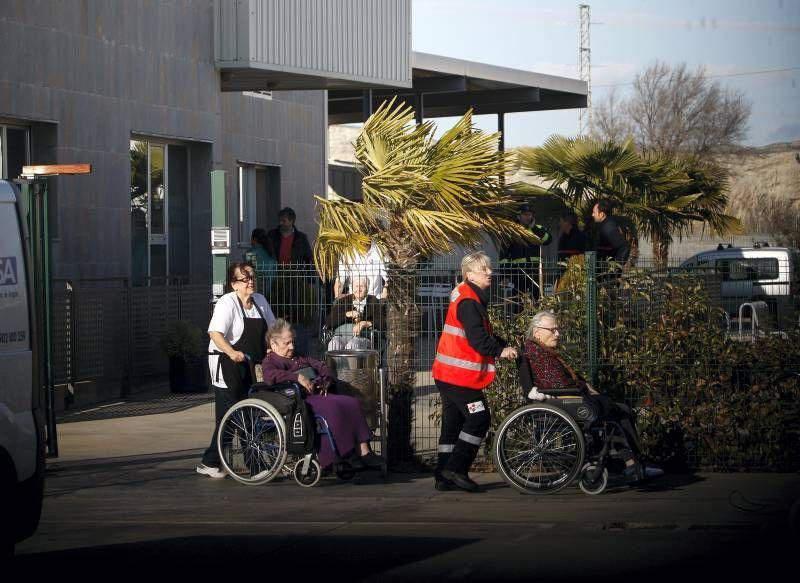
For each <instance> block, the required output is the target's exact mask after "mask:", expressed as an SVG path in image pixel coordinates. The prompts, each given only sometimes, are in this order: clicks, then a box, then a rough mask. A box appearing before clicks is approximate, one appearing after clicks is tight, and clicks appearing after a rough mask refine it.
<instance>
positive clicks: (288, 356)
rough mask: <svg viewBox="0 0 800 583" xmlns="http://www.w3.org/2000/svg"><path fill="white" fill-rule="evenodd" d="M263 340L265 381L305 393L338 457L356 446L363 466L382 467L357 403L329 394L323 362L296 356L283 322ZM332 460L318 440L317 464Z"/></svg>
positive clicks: (291, 333)
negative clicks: (325, 426)
mask: <svg viewBox="0 0 800 583" xmlns="http://www.w3.org/2000/svg"><path fill="white" fill-rule="evenodd" d="M266 340H267V346H268V347H269V348H270V349H271V351H270V352H268V353H267V356H266V357H265V358H264V360H263V361H262V362H261V372H262V373H263V375H264V382H265V383H267V384H269V385H276V384H278V383H283V382H286V381H291V382H296V383H298V384H299V385H301V386H302V387H303V389H304V390H305V391H306V393H307V395H306V403H307V404H308V405H309V406H310V407H311V410H312V411H313V412H314V413H315V414H316V415H321V416H322V417H324V418H325V420H326V421H327V422H328V427H330V429H331V432H332V433H333V438H334V440H335V441H336V447H337V448H338V450H339V455H340V456H341V457H343V458H345V457H347V456H348V455H350V453H351V452H354V451H356V447H358V453H359V454H360V456H361V457H360V460H361V463H362V464H364V465H365V466H367V467H371V468H378V467H381V466H382V465H383V464H384V463H385V462H384V460H383V458H382V457H381V456H379V455H378V454H376V453H374V452H373V451H371V450H370V448H369V442H370V440H371V439H372V431H370V428H369V426H368V425H367V421H366V420H365V419H364V415H362V413H361V407H360V406H359V404H358V400H357V399H355V398H353V397H348V396H345V395H334V394H331V393H328V389H329V388H330V387H331V386H332V385H334V383H335V381H336V379H335V378H334V376H333V374H332V373H331V370H330V368H328V365H326V364H325V363H324V362H322V361H320V360H317V359H316V358H310V357H308V356H301V355H298V354H295V352H294V330H292V325H291V324H289V322H287V321H286V320H283V319H278V320H276V321H275V323H274V324H273V325H272V326H270V328H269V330H268V331H267V336H266ZM335 457H336V455H335V453H334V452H333V450H332V449H331V446H330V443H329V442H328V440H327V439H321V440H320V450H319V463H320V465H321V466H322V467H323V468H324V467H327V466H329V465H331V464H332V463H333V462H334V459H335Z"/></svg>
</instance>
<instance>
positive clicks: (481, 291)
mask: <svg viewBox="0 0 800 583" xmlns="http://www.w3.org/2000/svg"><path fill="white" fill-rule="evenodd" d="M461 273H462V275H463V277H464V281H463V282H462V283H460V284H459V285H458V286H457V287H456V288H455V289H454V290H453V292H452V293H451V294H450V305H449V307H448V309H447V315H446V316H445V322H444V329H443V330H442V335H441V336H440V337H439V345H438V347H437V349H436V357H435V359H434V362H433V379H434V382H435V383H436V388H437V389H439V395H440V396H441V399H442V430H441V434H440V436H439V447H438V460H437V464H436V471H435V478H436V489H437V490H440V491H442V490H450V489H452V488H453V487H456V488H460V489H461V490H466V491H467V492H475V491H476V490H477V489H478V484H476V483H475V482H474V481H473V480H471V479H470V477H469V469H470V466H471V465H472V462H473V461H475V456H476V455H477V454H478V448H479V446H480V444H481V441H482V440H483V438H484V437H485V436H486V433H487V431H488V430H489V424H490V422H491V415H490V412H489V406H488V404H487V403H486V398H485V397H484V395H483V389H485V388H486V387H488V386H489V385H490V384H491V382H492V380H494V375H495V368H494V361H495V358H498V357H499V358H511V359H515V358H517V356H518V353H517V349H516V348H513V347H510V346H506V342H505V341H504V340H502V339H501V338H498V337H497V336H495V335H494V334H493V333H492V326H491V324H490V323H489V314H488V312H487V303H488V299H489V298H488V296H489V288H490V287H491V284H492V265H491V259H489V256H488V255H486V253H483V252H482V251H479V252H476V253H470V254H469V255H467V256H465V257H464V259H463V260H462V261H461Z"/></svg>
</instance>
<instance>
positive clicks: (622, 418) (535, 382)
mask: <svg viewBox="0 0 800 583" xmlns="http://www.w3.org/2000/svg"><path fill="white" fill-rule="evenodd" d="M560 339H561V327H560V326H559V325H558V317H557V316H556V315H555V313H553V312H551V311H547V310H545V311H541V312H537V313H536V314H535V315H534V316H533V318H532V319H531V323H530V326H528V331H527V334H526V341H525V359H526V360H527V364H528V368H529V369H530V377H531V378H530V379H529V382H530V384H531V385H532V386H533V388H532V389H531V392H530V393H529V394H528V397H529V398H530V399H532V400H543V399H546V398H547V397H548V395H547V392H548V391H549V390H553V389H567V388H576V389H580V390H581V391H582V392H583V398H584V401H585V402H588V404H589V405H590V406H591V407H592V408H593V409H594V410H595V411H596V412H597V414H598V416H599V418H600V419H605V420H608V421H616V422H617V423H619V425H620V427H622V430H623V431H624V432H625V437H626V439H627V441H628V445H629V449H628V450H625V451H621V452H620V453H621V454H622V457H623V459H624V460H625V466H626V467H625V470H624V472H625V476H626V478H628V481H631V482H633V481H637V480H640V479H643V478H654V477H658V476H660V475H663V473H664V472H663V471H662V470H661V468H658V467H657V466H654V465H648V464H645V463H644V461H643V460H642V454H641V447H640V445H639V436H638V435H637V433H636V426H635V420H634V415H633V411H631V409H630V407H628V406H627V405H623V404H621V403H615V402H614V401H612V400H611V399H610V398H609V397H608V396H606V395H602V394H600V393H598V392H597V391H596V390H595V389H594V388H593V387H592V386H591V385H590V384H589V383H587V382H586V381H585V380H584V379H582V378H581V377H580V376H579V375H578V374H577V373H576V372H575V371H574V370H573V369H572V367H570V366H569V365H568V364H567V363H566V361H564V359H563V358H561V356H560V355H559V354H558V352H557V351H556V348H557V347H558V342H559V340H560ZM522 370H524V367H523V368H522ZM525 374H527V371H526V373H525ZM523 376H524V375H523ZM520 380H521V382H522V385H523V386H526V385H528V384H529V383H528V379H526V378H521V379H520Z"/></svg>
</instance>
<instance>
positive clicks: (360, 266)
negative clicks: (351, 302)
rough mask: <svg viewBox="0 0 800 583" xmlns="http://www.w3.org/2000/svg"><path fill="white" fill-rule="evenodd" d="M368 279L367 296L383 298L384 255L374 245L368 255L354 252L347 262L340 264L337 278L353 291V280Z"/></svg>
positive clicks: (384, 277) (384, 280)
mask: <svg viewBox="0 0 800 583" xmlns="http://www.w3.org/2000/svg"><path fill="white" fill-rule="evenodd" d="M359 276H360V277H366V278H367V279H368V280H369V284H368V285H369V287H368V289H367V295H371V296H375V297H376V298H379V297H381V294H382V293H383V286H384V283H385V282H386V266H385V265H384V263H383V255H382V254H381V250H380V249H378V247H377V245H375V244H374V243H373V244H372V245H371V246H370V248H369V251H367V254H366V255H362V254H360V253H357V252H354V253H353V254H351V255H350V256H349V257H347V258H346V259H345V260H343V261H340V262H339V271H338V273H337V277H338V278H339V282H340V283H341V284H342V288H344V287H345V286H347V287H349V288H350V291H351V292H352V291H353V278H355V277H359Z"/></svg>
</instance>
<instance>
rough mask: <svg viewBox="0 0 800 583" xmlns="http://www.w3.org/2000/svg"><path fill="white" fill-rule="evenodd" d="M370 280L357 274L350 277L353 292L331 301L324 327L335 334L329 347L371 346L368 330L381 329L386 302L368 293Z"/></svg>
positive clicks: (343, 348) (336, 348) (338, 348)
mask: <svg viewBox="0 0 800 583" xmlns="http://www.w3.org/2000/svg"><path fill="white" fill-rule="evenodd" d="M368 288H369V280H368V279H367V277H364V276H360V277H356V278H354V280H353V293H351V294H347V295H344V296H342V297H340V298H338V299H337V300H335V301H334V302H333V305H332V306H331V312H330V314H328V318H327V319H326V321H325V327H326V328H328V330H332V331H333V332H334V334H335V336H334V337H333V338H331V340H330V342H328V350H358V349H363V348H370V340H369V338H367V337H366V336H367V335H368V334H369V332H370V330H382V329H383V324H384V320H385V315H384V314H385V309H386V308H385V304H384V303H383V302H380V301H378V299H377V298H376V297H375V296H372V295H368V293H367V290H368Z"/></svg>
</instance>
